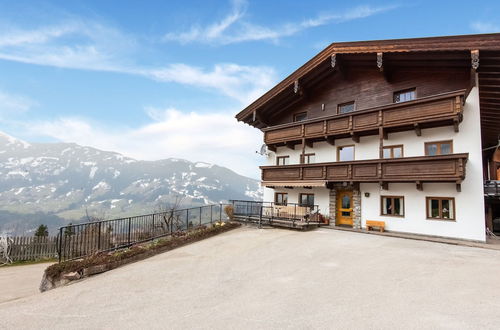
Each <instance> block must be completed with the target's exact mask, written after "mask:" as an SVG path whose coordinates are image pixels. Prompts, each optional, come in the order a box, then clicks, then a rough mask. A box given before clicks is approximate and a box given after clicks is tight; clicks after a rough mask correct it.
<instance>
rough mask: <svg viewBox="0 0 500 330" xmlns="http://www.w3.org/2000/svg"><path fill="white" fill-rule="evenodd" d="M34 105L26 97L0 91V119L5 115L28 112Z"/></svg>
mask: <svg viewBox="0 0 500 330" xmlns="http://www.w3.org/2000/svg"><path fill="white" fill-rule="evenodd" d="M33 105H35V103H34V102H33V101H32V100H30V99H29V98H27V97H24V96H20V95H14V94H10V93H7V92H4V91H1V90H0V119H2V117H3V116H5V115H9V116H10V115H11V114H15V113H23V112H26V111H28V110H29V109H30V108H31V107H32V106H33Z"/></svg>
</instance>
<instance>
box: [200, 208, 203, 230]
mask: <svg viewBox="0 0 500 330" xmlns="http://www.w3.org/2000/svg"><path fill="white" fill-rule="evenodd" d="M202 207H203V206H200V227H201V209H202Z"/></svg>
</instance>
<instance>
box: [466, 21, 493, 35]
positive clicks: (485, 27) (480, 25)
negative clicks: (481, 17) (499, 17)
mask: <svg viewBox="0 0 500 330" xmlns="http://www.w3.org/2000/svg"><path fill="white" fill-rule="evenodd" d="M470 27H471V29H472V30H474V31H476V32H479V33H493V32H499V31H500V26H498V25H495V24H493V23H490V22H479V21H477V22H473V23H471V25H470Z"/></svg>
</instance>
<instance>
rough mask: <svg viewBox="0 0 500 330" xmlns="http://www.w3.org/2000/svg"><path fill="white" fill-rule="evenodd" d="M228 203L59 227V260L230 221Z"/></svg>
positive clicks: (80, 256) (75, 257)
mask: <svg viewBox="0 0 500 330" xmlns="http://www.w3.org/2000/svg"><path fill="white" fill-rule="evenodd" d="M226 205H227V204H214V205H206V206H201V207H193V208H187V209H180V210H173V211H166V212H161V213H153V214H147V215H140V216H134V217H127V218H121V219H113V220H104V221H96V222H88V223H82V224H76V225H69V226H64V227H61V228H59V235H58V244H57V250H58V255H59V262H61V261H65V260H71V259H77V258H82V257H85V256H88V255H91V254H94V253H97V252H102V251H110V250H114V249H119V248H124V247H128V246H131V245H133V244H136V243H141V242H145V241H149V240H152V239H155V238H159V237H164V236H168V235H171V234H172V233H174V232H179V231H187V230H190V229H193V228H196V227H199V226H202V225H206V224H209V223H213V222H215V221H227V220H228V217H227V215H226V213H225V212H224V207H225V206H226Z"/></svg>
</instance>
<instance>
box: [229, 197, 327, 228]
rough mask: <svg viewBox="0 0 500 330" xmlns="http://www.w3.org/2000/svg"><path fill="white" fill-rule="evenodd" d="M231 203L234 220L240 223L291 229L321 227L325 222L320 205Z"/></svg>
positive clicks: (239, 201) (236, 201)
mask: <svg viewBox="0 0 500 330" xmlns="http://www.w3.org/2000/svg"><path fill="white" fill-rule="evenodd" d="M231 203H232V205H233V210H234V211H233V212H234V218H235V220H238V221H244V222H255V223H258V224H259V225H262V224H265V225H271V226H278V227H291V228H307V227H309V226H319V225H320V224H322V223H323V221H324V218H323V217H322V215H320V213H319V207H318V205H301V204H296V203H284V204H278V203H273V202H257V201H242V200H233V201H231Z"/></svg>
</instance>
